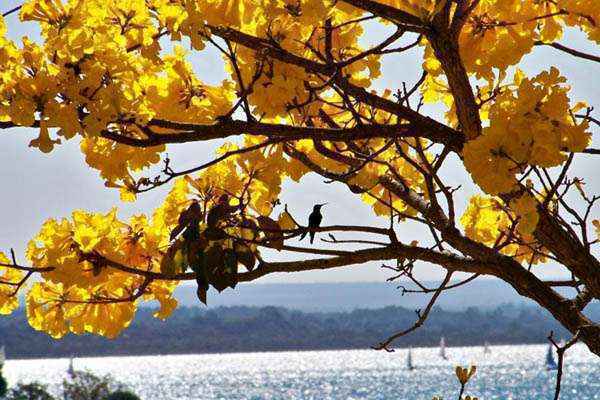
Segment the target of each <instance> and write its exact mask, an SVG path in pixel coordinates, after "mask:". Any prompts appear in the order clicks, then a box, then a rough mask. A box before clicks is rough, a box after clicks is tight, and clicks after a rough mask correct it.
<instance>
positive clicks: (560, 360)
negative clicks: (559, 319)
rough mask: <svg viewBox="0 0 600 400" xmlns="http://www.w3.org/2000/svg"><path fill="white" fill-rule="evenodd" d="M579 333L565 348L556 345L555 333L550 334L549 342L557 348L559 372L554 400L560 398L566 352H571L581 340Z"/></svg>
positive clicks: (557, 373)
mask: <svg viewBox="0 0 600 400" xmlns="http://www.w3.org/2000/svg"><path fill="white" fill-rule="evenodd" d="M579 332H580V331H577V332H576V333H575V335H574V336H573V337H572V338H571V339H570V340H569V341H568V342H567V343H566V344H565V345H564V346H560V345H559V344H557V343H556V341H555V340H554V332H550V335H549V336H548V340H549V341H550V343H552V345H553V346H554V347H555V348H556V354H557V356H558V370H557V372H556V389H555V391H554V400H558V399H559V397H560V383H561V381H562V374H563V361H564V358H565V352H566V351H567V350H569V348H570V347H571V346H573V345H574V344H575V343H577V341H578V340H579Z"/></svg>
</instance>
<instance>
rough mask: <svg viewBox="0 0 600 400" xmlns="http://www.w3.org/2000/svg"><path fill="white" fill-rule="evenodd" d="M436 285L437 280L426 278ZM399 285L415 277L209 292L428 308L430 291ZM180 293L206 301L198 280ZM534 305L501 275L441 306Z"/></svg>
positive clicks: (245, 298) (293, 301)
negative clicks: (406, 290) (404, 291)
mask: <svg viewBox="0 0 600 400" xmlns="http://www.w3.org/2000/svg"><path fill="white" fill-rule="evenodd" d="M425 283H426V284H427V285H428V286H429V287H432V288H435V287H436V284H439V283H438V282H425ZM399 285H404V286H406V288H411V289H414V288H415V285H414V284H411V283H410V282H393V283H390V282H373V283H368V282H359V283H298V284H295V283H284V284H256V283H246V284H240V285H238V286H237V287H236V289H235V290H231V289H227V290H225V291H224V292H222V293H216V292H215V291H212V292H211V293H209V299H208V303H209V308H212V307H221V306H257V307H263V306H272V305H276V306H281V307H285V308H289V309H294V310H300V311H308V312H314V311H327V312H329V311H352V310H354V309H356V308H381V307H387V306H400V307H405V308H409V309H415V308H420V307H423V306H424V305H425V304H426V303H427V301H428V299H429V296H425V295H423V294H406V295H404V296H402V290H401V289H397V287H398V286H399ZM176 297H177V298H178V300H179V301H180V303H181V304H182V305H185V306H202V307H204V306H203V305H202V304H201V303H200V302H199V301H198V298H197V297H196V287H195V286H194V285H191V284H190V285H181V286H179V288H177V291H176ZM505 303H511V304H515V305H533V304H534V303H533V302H532V301H530V300H528V299H524V298H523V297H521V296H520V295H518V294H517V293H516V292H515V290H514V289H513V288H512V287H510V286H509V285H507V284H506V283H504V282H502V281H499V280H496V279H480V280H475V281H473V282H471V283H469V284H468V285H465V286H462V287H460V288H457V289H455V290H449V291H447V292H444V293H443V294H442V295H441V296H440V298H439V299H438V301H437V305H439V306H440V307H441V308H443V309H445V310H450V311H454V310H464V309H466V308H468V307H478V308H480V309H482V310H489V309H493V308H495V307H497V306H498V305H501V304H505Z"/></svg>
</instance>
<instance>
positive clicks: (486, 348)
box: [483, 342, 492, 354]
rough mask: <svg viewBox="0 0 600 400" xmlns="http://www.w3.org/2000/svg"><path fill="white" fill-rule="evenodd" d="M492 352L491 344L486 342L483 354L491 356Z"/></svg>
mask: <svg viewBox="0 0 600 400" xmlns="http://www.w3.org/2000/svg"><path fill="white" fill-rule="evenodd" d="M491 352H492V351H491V350H490V343H489V342H485V343H484V344H483V354H490V353H491Z"/></svg>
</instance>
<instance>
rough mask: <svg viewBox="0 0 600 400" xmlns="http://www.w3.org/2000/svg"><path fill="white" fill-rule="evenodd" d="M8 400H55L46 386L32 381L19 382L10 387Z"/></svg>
mask: <svg viewBox="0 0 600 400" xmlns="http://www.w3.org/2000/svg"><path fill="white" fill-rule="evenodd" d="M7 399H8V400H55V398H54V397H53V396H52V395H51V394H50V393H48V390H47V389H46V386H44V385H42V384H40V383H37V382H33V383H19V384H17V385H16V386H15V387H13V388H11V389H10V392H9V393H8V397H7Z"/></svg>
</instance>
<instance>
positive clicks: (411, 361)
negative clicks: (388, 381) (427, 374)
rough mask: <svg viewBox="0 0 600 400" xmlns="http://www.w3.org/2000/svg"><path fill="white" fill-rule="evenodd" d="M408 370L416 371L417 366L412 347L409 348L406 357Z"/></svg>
mask: <svg viewBox="0 0 600 400" xmlns="http://www.w3.org/2000/svg"><path fill="white" fill-rule="evenodd" d="M406 369H408V370H409V371H412V370H413V369H415V366H414V365H413V358H412V349H411V348H410V347H409V348H408V356H407V357H406Z"/></svg>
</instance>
